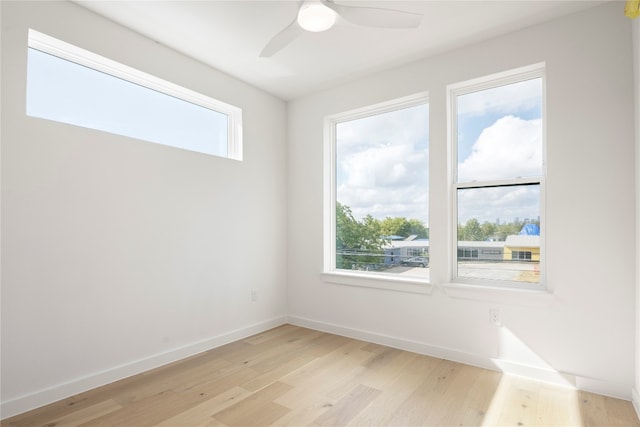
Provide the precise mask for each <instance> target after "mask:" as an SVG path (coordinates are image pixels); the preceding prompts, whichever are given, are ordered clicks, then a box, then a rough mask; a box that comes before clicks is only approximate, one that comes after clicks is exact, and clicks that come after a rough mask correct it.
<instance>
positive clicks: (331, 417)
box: [313, 385, 380, 427]
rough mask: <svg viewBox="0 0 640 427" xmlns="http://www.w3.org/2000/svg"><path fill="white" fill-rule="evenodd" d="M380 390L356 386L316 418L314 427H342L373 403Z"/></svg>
mask: <svg viewBox="0 0 640 427" xmlns="http://www.w3.org/2000/svg"><path fill="white" fill-rule="evenodd" d="M379 394H380V390H377V389H375V388H371V387H367V386H365V385H358V386H356V388H354V389H353V390H352V391H351V392H350V393H349V394H347V395H346V396H344V397H343V398H342V399H340V400H339V401H338V402H336V404H335V405H333V406H332V407H331V408H330V409H329V410H328V411H327V412H325V413H324V414H322V415H321V416H320V417H318V418H316V419H315V420H314V422H313V425H314V426H336V427H340V426H344V425H346V424H347V423H348V422H349V421H351V420H352V419H353V418H354V417H355V416H356V415H358V414H359V413H360V412H361V411H362V410H363V409H365V408H366V407H367V406H369V405H370V404H371V402H373V401H374V400H375V399H376V398H377V397H378V395H379Z"/></svg>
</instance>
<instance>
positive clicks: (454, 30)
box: [76, 0, 624, 100]
mask: <svg viewBox="0 0 640 427" xmlns="http://www.w3.org/2000/svg"><path fill="white" fill-rule="evenodd" d="M335 2H336V3H339V4H343V5H351V6H373V7H380V8H389V9H399V10H403V11H407V12H415V13H422V14H424V18H423V20H422V23H421V25H420V27H419V28H417V29H403V30H398V29H378V28H368V27H359V26H355V25H352V24H348V23H346V22H344V21H340V22H339V25H336V26H335V27H333V28H331V29H330V30H328V31H325V32H322V33H307V32H305V33H304V34H303V35H302V36H301V37H299V38H298V39H296V40H294V41H293V42H292V43H291V44H289V45H288V46H286V47H285V48H284V49H283V50H281V51H280V52H278V53H276V54H275V55H273V56H272V57H270V58H260V57H259V54H260V52H261V51H262V48H263V47H264V46H265V44H266V43H267V42H268V41H269V40H270V39H271V37H273V36H274V35H275V34H276V33H278V32H279V31H280V30H281V29H283V28H284V27H285V26H287V25H288V24H289V23H290V22H291V21H292V20H293V19H294V18H295V16H296V14H297V10H298V3H297V2H296V1H294V0H281V1H272V0H256V1H243V0H229V1H202V0H201V1H83V0H78V1H76V3H78V4H80V5H82V6H84V7H86V8H87V9H90V10H92V11H94V12H96V13H98V14H100V15H103V16H105V17H107V18H109V19H111V20H113V21H115V22H117V23H120V24H122V25H124V26H126V27H129V28H131V29H132V30H134V31H137V32H138V33H140V34H143V35H145V36H147V37H149V38H151V39H153V40H156V41H158V42H159V43H162V44H164V45H166V46H169V47H171V48H173V49H176V50H178V51H180V52H183V53H184V54H186V55H188V56H191V57H193V58H195V59H197V60H199V61H201V62H204V63H206V64H208V65H210V66H212V67H214V68H216V69H218V70H221V71H223V72H225V73H227V74H230V75H232V76H234V77H236V78H238V79H240V80H243V81H245V82H248V83H250V84H252V85H254V86H257V87H259V88H261V89H263V90H265V91H267V92H270V93H272V94H274V95H276V96H278V97H280V98H282V99H285V100H290V99H294V98H296V97H299V96H302V95H304V94H307V93H311V92H314V91H317V90H320V89H322V88H325V87H328V86H331V85H335V84H338V83H341V82H344V81H348V80H350V79H354V78H357V77H359V76H362V75H364V74H367V73H370V72H372V71H379V70H383V69H387V68H391V67H394V66H398V65H401V64H404V63H408V62H411V61H415V60H418V59H421V58H424V57H427V56H430V55H433V54H436V53H440V52H443V51H446V50H449V49H453V48H456V47H460V46H463V45H466V44H470V43H476V42H479V41H481V40H485V39H488V38H491V37H495V36H499V35H502V34H505V33H509V32H511V31H514V30H517V29H520V28H524V27H528V26H531V25H535V24H538V23H540V22H544V21H547V20H551V19H554V18H557V17H560V16H563V15H566V14H570V13H574V12H577V11H580V10H583V9H587V8H590V7H594V6H597V5H599V4H602V3H604V1H595V0H590V1H580V0H569V1H563V0H550V1H543V0H532V1H527V0H503V1H483V0H475V1H455V0H448V1H420V0H413V1H404V0H374V1H364V0H360V1H341V0H335ZM623 7H624V4H623V3H622V2H621V6H620V10H621V12H620V13H622V10H623Z"/></svg>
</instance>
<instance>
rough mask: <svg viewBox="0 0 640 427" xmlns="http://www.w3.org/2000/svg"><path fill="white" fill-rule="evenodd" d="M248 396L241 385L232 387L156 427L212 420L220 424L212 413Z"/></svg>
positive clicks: (206, 422) (195, 423)
mask: <svg viewBox="0 0 640 427" xmlns="http://www.w3.org/2000/svg"><path fill="white" fill-rule="evenodd" d="M249 396H251V392H250V391H248V390H246V389H244V388H242V387H232V388H230V389H229V390H227V391H225V392H223V393H220V394H217V395H215V396H214V397H212V398H211V399H207V400H205V401H204V402H202V403H200V404H198V405H196V406H194V407H192V408H190V409H188V410H186V411H184V412H180V413H179V414H176V415H174V416H172V417H170V418H167V419H166V420H164V421H163V422H161V423H159V424H157V427H175V426H200V425H208V424H213V423H214V422H215V423H218V424H221V423H220V422H218V421H217V420H214V418H213V416H214V414H216V413H218V412H221V411H223V410H225V409H227V408H228V407H230V406H232V405H235V404H236V403H237V402H239V401H241V400H242V399H244V398H246V397H249Z"/></svg>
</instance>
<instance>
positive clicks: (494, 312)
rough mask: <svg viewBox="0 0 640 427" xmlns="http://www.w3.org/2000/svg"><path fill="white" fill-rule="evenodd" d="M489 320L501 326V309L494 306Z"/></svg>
mask: <svg viewBox="0 0 640 427" xmlns="http://www.w3.org/2000/svg"><path fill="white" fill-rule="evenodd" d="M489 321H490V322H491V323H493V324H494V325H496V326H500V325H501V322H500V309H498V308H492V309H490V310H489Z"/></svg>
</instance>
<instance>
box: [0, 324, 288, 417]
mask: <svg viewBox="0 0 640 427" xmlns="http://www.w3.org/2000/svg"><path fill="white" fill-rule="evenodd" d="M285 323H287V318H286V317H284V316H282V317H276V318H273V319H270V320H266V321H263V322H259V323H255V324H253V325H249V326H246V327H243V328H240V329H236V330H233V331H229V332H226V333H224V334H221V335H217V336H215V337H211V338H208V339H206V340H202V341H199V342H196V343H192V344H189V345H186V346H183V347H180V348H176V349H173V350H169V351H166V352H164V353H159V354H155V355H153V356H150V357H147V358H144V359H140V360H136V361H132V362H130V363H126V364H124V365H120V366H115V367H113V368H111V369H107V370H105V371H102V372H96V373H95V374H92V375H89V376H85V377H82V378H76V379H74V380H71V381H69V382H66V383H63V384H56V385H54V386H52V387H49V388H46V389H43V390H39V391H36V392H34V393H30V394H28V395H25V396H21V397H18V398H15V399H11V400H8V401H3V402H2V403H1V404H0V414H1V418H2V419H5V418H8V417H12V416H14V415H18V414H21V413H23V412H26V411H29V410H31V409H35V408H39V407H41V406H44V405H47V404H49V403H53V402H56V401H58V400H61V399H64V398H67V397H70V396H73V395H75V394H78V393H82V392H84V391H87V390H91V389H93V388H96V387H100V386H103V385H105V384H109V383H112V382H114V381H118V380H121V379H123V378H127V377H130V376H132V375H136V374H140V373H142V372H145V371H148V370H151V369H154V368H157V367H160V366H163V365H166V364H168V363H172V362H176V361H178V360H181V359H184V358H187V357H190V356H193V355H196V354H198V353H202V352H204V351H207V350H211V349H213V348H216V347H219V346H221V345H224V344H228V343H230V342H233V341H237V340H241V339H244V338H247V337H249V336H251V335H255V334H258V333H260V332H264V331H266V330H268V329H271V328H275V327H276V326H280V325H283V324H285Z"/></svg>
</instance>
